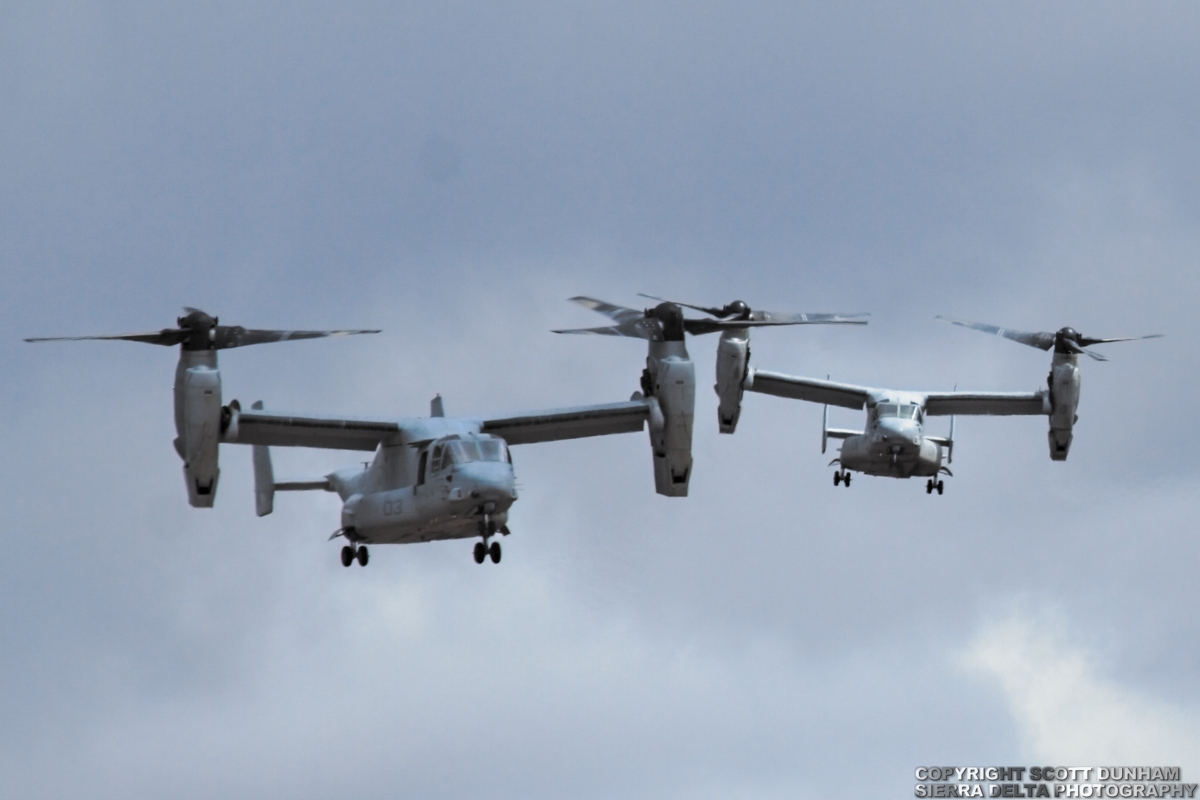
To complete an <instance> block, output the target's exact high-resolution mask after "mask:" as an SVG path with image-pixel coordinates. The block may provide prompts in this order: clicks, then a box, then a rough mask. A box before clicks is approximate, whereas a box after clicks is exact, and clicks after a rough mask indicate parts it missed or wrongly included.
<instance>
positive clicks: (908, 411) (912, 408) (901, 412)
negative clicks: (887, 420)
mask: <svg viewBox="0 0 1200 800" xmlns="http://www.w3.org/2000/svg"><path fill="white" fill-rule="evenodd" d="M875 417H876V418H877V419H881V418H883V417H899V418H900V419H915V420H916V421H917V422H920V421H921V407H920V406H918V405H915V404H913V403H880V404H879V405H878V406H876V407H875Z"/></svg>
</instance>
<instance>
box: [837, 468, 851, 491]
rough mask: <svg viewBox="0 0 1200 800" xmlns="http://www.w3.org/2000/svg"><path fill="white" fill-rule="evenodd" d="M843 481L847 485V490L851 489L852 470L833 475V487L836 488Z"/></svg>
mask: <svg viewBox="0 0 1200 800" xmlns="http://www.w3.org/2000/svg"><path fill="white" fill-rule="evenodd" d="M843 481H845V483H846V488H849V487H850V470H848V469H846V470H841V471H839V472H835V473H833V485H834V486H837V485H838V484H839V483H842V482H843Z"/></svg>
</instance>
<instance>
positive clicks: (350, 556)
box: [342, 545, 354, 567]
mask: <svg viewBox="0 0 1200 800" xmlns="http://www.w3.org/2000/svg"><path fill="white" fill-rule="evenodd" d="M352 563H354V550H353V549H352V548H351V547H350V545H346V546H345V547H343V548H342V566H343V567H348V566H350V565H351V564H352Z"/></svg>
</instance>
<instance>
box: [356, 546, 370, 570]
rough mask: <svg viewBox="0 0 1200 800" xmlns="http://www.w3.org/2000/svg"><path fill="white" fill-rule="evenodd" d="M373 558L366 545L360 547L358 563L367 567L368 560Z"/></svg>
mask: <svg viewBox="0 0 1200 800" xmlns="http://www.w3.org/2000/svg"><path fill="white" fill-rule="evenodd" d="M370 560H371V554H370V553H368V552H367V548H366V547H360V548H358V565H359V566H360V567H365V566H366V565H367V562H368V561H370Z"/></svg>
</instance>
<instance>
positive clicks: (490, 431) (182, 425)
mask: <svg viewBox="0 0 1200 800" xmlns="http://www.w3.org/2000/svg"><path fill="white" fill-rule="evenodd" d="M376 332H377V331H366V330H354V331H270V330H247V329H245V328H241V327H231V326H225V325H219V324H218V322H217V319H216V317H212V316H209V315H208V314H205V313H204V312H202V311H197V310H195V309H187V315H186V316H184V317H181V318H179V320H178V327H177V328H168V329H164V330H162V331H157V332H152V333H139V334H123V335H117V336H77V337H59V338H56V339H44V338H43V339H29V340H27V341H36V342H43V341H61V340H63V339H70V340H78V339H119V340H126V341H135V342H145V343H150V344H161V345H175V344H178V345H180V356H179V366H178V368H177V370H176V374H175V425H176V430H177V431H178V434H179V436H178V438H176V440H175V449H176V451H177V452H178V453H179V456H180V458H182V459H183V461H184V467H183V471H184V478H185V482H186V484H187V490H188V500H189V502H190V503H191V505H193V506H195V507H198V508H211V507H212V505H213V502H214V501H215V500H216V494H217V479H218V477H219V476H220V469H219V467H218V450H219V446H220V445H221V444H222V443H225V444H248V445H252V446H253V461H254V479H255V502H256V508H257V512H258V515H259V516H263V515H266V514H270V513H271V511H272V510H273V507H274V496H275V492H277V491H300V490H325V491H331V492H337V493H338V495H339V496H340V497H341V499H342V503H343V505H342V526H341V528H339V529H338V530H337V531H336V532H335V534H334V537H338V536H341V537H344V538H345V539H346V540H347V542H348V544H346V546H345V547H343V548H342V563H343V565H345V566H350V564H351V563H353V561H354V560H357V561H358V562H359V563H360V564H362V565H364V566H365V565H366V563H367V560H368V558H369V556H368V551H367V548H366V545H367V544H369V543H370V544H374V543H381V544H382V543H409V542H426V541H433V540H438V539H457V538H471V537H475V536H478V537H480V541H479V542H478V543H477V544H476V545H475V551H474V555H475V560H476V562H478V563H483V561H484V559H485V558H486V557H488V556H490V557H491V559H492V561H493V562H499V560H500V544H499V542H496V541H491V542H490V543H489V540H490V539H491V537H492V536H494V535H495V534H496V533H500V534H502V535H507V534H508V532H509V530H508V527H507V520H508V510H509V508H510V507H511V505H512V503H513V501H514V500H516V497H517V495H516V490H515V478H514V475H513V467H512V461H511V459H510V458H509V455H508V447H509V446H510V445H517V444H529V443H533V442H545V441H553V440H562V439H576V438H581V437H587V436H601V435H605V434H610V433H625V432H633V431H639V430H642V428H643V426H644V424H645V423H646V422H647V421H648V422H649V423H650V436H651V440H652V443H655V442H657V441H659V439H656V437H660V438H661V436H662V434H663V431H665V430H674V429H676V428H678V427H679V423H678V421H677V419H676V406H675V405H674V404H663V405H660V404H659V403H658V401H657V400H656V399H655V398H654V397H651V398H648V399H647V398H643V397H642V396H641V395H640V394H635V395H634V397H633V398H632V399H631V400H629V401H627V402H624V403H612V404H607V405H595V406H584V407H579V408H568V409H556V410H551V411H539V412H531V413H522V414H512V415H506V416H499V417H490V418H485V417H467V418H449V417H446V416H445V415H444V413H443V406H442V400H441V397H440V396H439V397H436V398H434V400H433V403H432V409H431V411H432V414H431V416H430V417H429V418H425V419H408V420H395V419H382V420H380V419H362V418H345V417H332V416H317V415H295V414H283V413H278V412H274V411H266V410H264V409H263V407H262V403H261V402H258V403H255V404H254V406H253V407H252V408H250V409H248V410H243V409H242V407H241V404H240V403H239V402H238V401H237V400H231V401H230V402H229V403H228V404H227V405H222V400H221V374H220V372H219V371H218V369H217V353H216V351H217V350H223V349H227V348H231V347H241V346H244V345H250V344H261V343H266V342H280V341H286V340H290V339H309V338H315V337H319V336H334V335H342V334H355V333H376ZM689 366H690V365H689ZM663 394H666V393H665V392H664V393H663ZM689 415H690V408H689ZM690 424H691V421H690V416H689V418H688V419H687V421H686V426H687V428H688V430H689V431H690ZM672 444H673V445H675V444H677V443H674V442H672ZM685 444H686V449H684V450H682V451H679V450H678V448H677V450H676V451H673V453H675V454H677V455H678V456H679V457H680V458H681V459H686V462H687V463H688V464H689V465H690V463H691V448H690V445H691V441H690V437H689V439H688V441H687V442H686V443H685ZM272 445H274V446H287V447H316V448H328V449H334V450H365V451H373V452H374V453H375V458H374V460H373V461H372V462H371V463H370V464H369V466H367V467H366V468H365V469H349V470H342V471H338V472H334V473H332V474H330V475H327V476H325V477H323V478H319V479H315V480H305V481H285V482H277V481H276V480H275V476H274V470H273V468H272V465H271V455H270V450H269V447H270V446H272ZM656 447H657V445H656ZM685 481H686V474H685ZM668 488H670V489H673V488H674V487H673V486H670V487H668ZM660 491H662V484H661V482H660ZM663 494H676V492H674V491H665V492H663ZM334 537H331V538H334Z"/></svg>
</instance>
